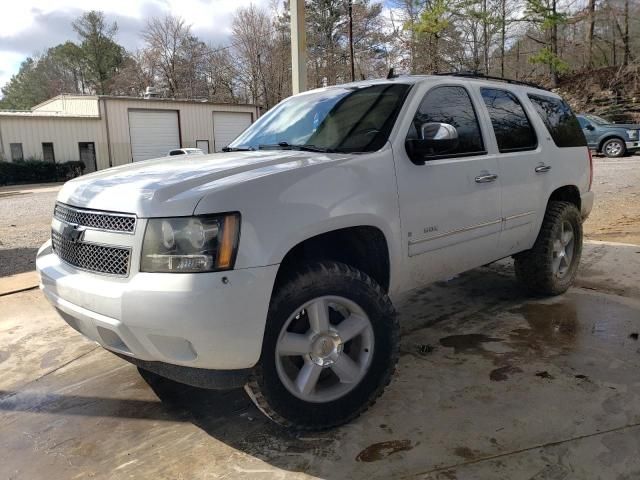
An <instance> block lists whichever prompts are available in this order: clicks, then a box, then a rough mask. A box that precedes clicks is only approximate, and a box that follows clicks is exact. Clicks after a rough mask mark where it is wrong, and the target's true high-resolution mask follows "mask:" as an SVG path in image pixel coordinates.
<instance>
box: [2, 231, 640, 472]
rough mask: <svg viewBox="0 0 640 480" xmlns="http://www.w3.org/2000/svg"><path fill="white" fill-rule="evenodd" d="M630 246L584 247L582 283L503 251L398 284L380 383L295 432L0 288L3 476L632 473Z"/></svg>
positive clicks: (638, 387) (634, 267) (638, 324)
mask: <svg viewBox="0 0 640 480" xmlns="http://www.w3.org/2000/svg"><path fill="white" fill-rule="evenodd" d="M639 265H640V247H638V246H625V245H609V244H589V245H587V246H586V248H585V253H584V261H583V268H582V271H581V275H580V278H579V281H578V286H577V287H576V288H574V289H572V290H571V291H570V292H569V293H567V294H566V295H564V296H561V297H557V298H553V299H530V298H527V297H525V296H524V295H523V293H522V291H521V290H520V289H519V287H518V285H517V283H516V282H515V280H514V278H513V276H512V266H511V263H510V262H506V261H505V262H500V263H498V264H493V265H491V266H489V267H484V268H481V269H478V270H475V271H473V272H469V273H467V274H464V275H461V276H459V277H457V278H454V279H452V280H450V281H448V282H441V283H438V284H435V285H432V286H430V287H428V288H424V289H420V290H417V291H414V292H411V294H409V295H407V296H406V297H405V298H403V299H402V300H401V302H400V303H399V304H398V309H399V313H400V316H401V318H400V320H401V324H402V328H403V339H402V349H401V351H402V356H401V359H400V362H399V365H398V372H397V374H396V377H395V379H394V381H393V382H392V383H391V385H390V386H389V387H388V389H387V391H386V393H385V395H384V396H383V397H382V398H381V399H380V400H379V401H378V403H376V405H375V406H374V407H373V408H372V409H371V410H370V411H368V412H367V413H365V414H364V415H363V416H362V417H361V418H360V419H358V420H357V421H355V422H353V423H351V424H350V425H347V426H345V427H342V428H340V429H336V430H334V431H331V432H326V433H321V434H315V433H314V434H305V435H295V434H291V433H287V432H284V431H282V430H281V429H280V428H279V427H277V426H275V425H273V424H271V423H269V422H268V421H267V420H265V419H264V418H263V417H262V416H261V414H260V413H259V412H258V411H257V410H256V409H255V408H254V407H253V406H252V405H251V404H250V402H249V401H248V400H247V399H246V397H245V396H244V393H243V392H242V391H234V392H226V393H219V392H210V391H204V390H198V389H194V388H190V387H186V386H181V385H177V384H174V383H172V382H169V381H164V380H161V379H157V378H153V377H149V376H147V380H148V381H149V384H150V386H149V385H148V384H147V383H145V381H143V379H142V378H141V377H140V375H139V374H138V372H137V371H136V369H135V368H134V367H132V366H131V365H129V364H127V363H125V362H123V361H122V360H120V359H118V358H117V357H115V356H113V355H111V354H109V353H108V352H106V351H104V350H102V349H100V348H96V347H95V345H94V344H92V343H90V342H88V341H86V340H85V339H83V338H82V337H81V336H80V335H79V334H77V333H76V332H75V331H73V330H72V329H70V328H69V327H67V326H66V324H65V323H64V322H63V321H62V320H60V319H59V318H57V317H56V315H55V313H54V312H53V310H52V309H51V308H50V307H49V306H48V304H47V303H46V302H45V300H44V299H43V298H42V295H41V293H40V292H39V291H38V290H30V291H25V292H21V293H16V294H13V295H6V296H3V297H0V365H1V368H0V452H3V453H2V461H1V462H0V478H14V479H38V478H85V477H92V478H132V477H133V478H159V479H162V478H167V479H169V478H171V479H176V478H184V479H192V478H207V479H209V478H212V479H213V478H314V477H317V478H326V479H359V478H422V479H429V480H431V479H458V480H462V479H485V478H486V479H491V480H498V479H505V480H506V479H508V480H514V479H520V478H522V479H597V478H602V479H616V478H619V479H631V478H638V477H640V456H639V455H638V452H639V451H640V376H639V375H638V370H639V369H638V367H639V366H640V342H639V341H638V339H637V338H638V336H637V334H638V331H639V330H640V290H639V288H640V287H639V285H640V282H639V280H640V269H638V266H639Z"/></svg>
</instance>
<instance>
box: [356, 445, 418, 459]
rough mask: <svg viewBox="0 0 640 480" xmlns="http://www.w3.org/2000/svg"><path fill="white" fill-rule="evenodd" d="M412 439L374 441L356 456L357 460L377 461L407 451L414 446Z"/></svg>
mask: <svg viewBox="0 0 640 480" xmlns="http://www.w3.org/2000/svg"><path fill="white" fill-rule="evenodd" d="M413 447H414V446H413V445H412V444H411V440H390V441H388V442H380V443H374V444H373V445H369V446H368V447H367V448H365V449H364V450H362V451H361V452H360V453H359V454H358V456H356V461H357V462H376V461H378V460H382V459H383V458H386V457H388V456H389V455H393V454H394V453H398V452H406V451H409V450H411V449H412V448H413Z"/></svg>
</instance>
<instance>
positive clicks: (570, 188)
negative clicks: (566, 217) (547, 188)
mask: <svg viewBox="0 0 640 480" xmlns="http://www.w3.org/2000/svg"><path fill="white" fill-rule="evenodd" d="M551 202H569V203H573V204H574V205H575V206H576V208H577V209H578V211H581V208H582V197H581V196H580V189H579V188H578V187H577V186H575V185H564V186H562V187H559V188H556V189H555V190H554V191H553V192H552V193H551V195H550V196H549V201H548V202H547V209H548V208H549V204H550V203H551Z"/></svg>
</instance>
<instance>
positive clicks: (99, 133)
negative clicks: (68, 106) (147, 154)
mask: <svg viewBox="0 0 640 480" xmlns="http://www.w3.org/2000/svg"><path fill="white" fill-rule="evenodd" d="M0 136H1V138H2V146H3V149H2V150H3V151H4V154H5V160H10V159H11V158H10V156H11V154H10V152H11V150H10V147H9V145H10V144H11V143H22V151H23V154H24V158H25V160H26V159H30V158H34V159H38V160H42V143H43V142H51V143H53V150H54V153H55V158H56V162H58V163H61V162H66V161H70V160H80V150H79V147H78V143H79V142H94V143H95V145H96V162H97V164H98V168H105V165H106V166H108V157H107V141H106V136H105V134H104V125H103V122H102V121H101V120H100V118H97V117H96V118H69V117H55V116H51V117H47V116H40V117H36V116H31V117H30V116H7V115H0Z"/></svg>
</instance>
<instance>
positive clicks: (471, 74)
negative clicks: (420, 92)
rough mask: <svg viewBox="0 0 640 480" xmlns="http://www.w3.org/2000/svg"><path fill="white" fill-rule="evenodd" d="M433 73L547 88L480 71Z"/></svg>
mask: <svg viewBox="0 0 640 480" xmlns="http://www.w3.org/2000/svg"><path fill="white" fill-rule="evenodd" d="M434 75H438V76H450V77H464V78H481V79H484V80H496V81H498V82H505V83H511V84H513V85H525V86H527V87H533V88H539V89H540V90H549V89H548V88H545V87H543V86H541V85H538V84H537V83H533V82H524V81H521V80H513V79H511V78H504V77H493V76H491V75H485V74H484V73H480V72H446V73H434Z"/></svg>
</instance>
